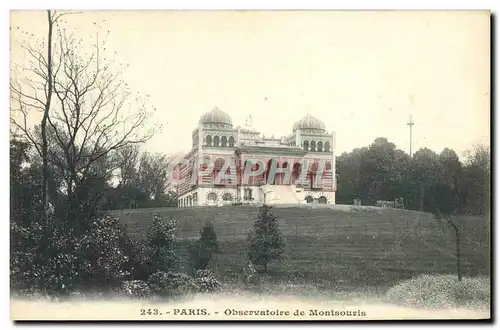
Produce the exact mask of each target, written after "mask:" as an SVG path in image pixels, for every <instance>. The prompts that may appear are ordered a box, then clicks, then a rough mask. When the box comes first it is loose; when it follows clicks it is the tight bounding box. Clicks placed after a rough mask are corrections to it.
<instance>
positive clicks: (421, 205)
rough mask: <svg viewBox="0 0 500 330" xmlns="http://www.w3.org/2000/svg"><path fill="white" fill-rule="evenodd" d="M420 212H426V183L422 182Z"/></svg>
mask: <svg viewBox="0 0 500 330" xmlns="http://www.w3.org/2000/svg"><path fill="white" fill-rule="evenodd" d="M420 212H424V183H423V182H420Z"/></svg>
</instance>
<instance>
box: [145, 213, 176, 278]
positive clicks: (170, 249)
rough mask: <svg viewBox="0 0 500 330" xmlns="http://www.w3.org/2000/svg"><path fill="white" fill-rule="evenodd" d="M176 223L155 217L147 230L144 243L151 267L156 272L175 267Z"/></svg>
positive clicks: (172, 220)
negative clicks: (145, 242)
mask: <svg viewBox="0 0 500 330" xmlns="http://www.w3.org/2000/svg"><path fill="white" fill-rule="evenodd" d="M176 230H177V221H175V220H174V219H169V220H165V219H163V217H160V216H158V215H155V216H154V218H153V223H152V224H151V227H150V228H149V230H148V233H147V236H146V241H147V245H148V249H149V253H150V258H151V267H152V269H153V270H154V271H155V272H156V271H168V270H170V269H172V268H173V267H174V265H175V261H176V256H175V231H176Z"/></svg>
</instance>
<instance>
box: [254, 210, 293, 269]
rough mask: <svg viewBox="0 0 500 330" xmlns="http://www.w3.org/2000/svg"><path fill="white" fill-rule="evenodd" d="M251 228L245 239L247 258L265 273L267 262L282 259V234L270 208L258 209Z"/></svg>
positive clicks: (283, 243)
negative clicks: (262, 268)
mask: <svg viewBox="0 0 500 330" xmlns="http://www.w3.org/2000/svg"><path fill="white" fill-rule="evenodd" d="M253 227H254V228H253V230H252V231H251V232H250V233H249V234H248V238H247V249H248V257H249V259H250V260H251V261H252V262H253V263H254V264H256V265H260V266H262V267H264V271H265V272H267V267H268V264H269V262H271V261H272V260H281V259H282V258H283V250H284V246H285V240H284V237H283V234H282V233H281V231H280V230H279V228H278V219H277V218H276V216H275V215H274V214H273V213H272V212H271V207H269V206H267V205H263V206H262V207H260V209H259V214H258V217H257V220H256V221H255V222H254V226H253Z"/></svg>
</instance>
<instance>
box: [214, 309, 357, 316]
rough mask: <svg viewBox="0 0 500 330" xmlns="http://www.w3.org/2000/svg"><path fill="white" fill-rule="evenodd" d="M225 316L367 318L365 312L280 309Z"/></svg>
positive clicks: (231, 311) (231, 312) (235, 311)
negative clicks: (291, 310) (292, 310)
mask: <svg viewBox="0 0 500 330" xmlns="http://www.w3.org/2000/svg"><path fill="white" fill-rule="evenodd" d="M224 314H225V315H227V316H231V315H233V316H351V317H352V316H354V317H356V316H366V312H365V311H361V310H359V309H358V310H355V311H353V310H333V309H330V310H318V309H309V310H308V311H301V310H295V312H293V313H292V312H290V311H289V310H280V309H271V310H270V309H262V310H246V309H234V308H233V309H230V308H228V309H226V310H224Z"/></svg>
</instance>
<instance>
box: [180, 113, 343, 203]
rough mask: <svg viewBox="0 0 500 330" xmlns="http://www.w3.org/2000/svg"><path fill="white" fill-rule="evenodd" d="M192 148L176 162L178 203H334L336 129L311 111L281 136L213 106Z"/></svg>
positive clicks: (195, 132) (198, 129) (196, 132)
mask: <svg viewBox="0 0 500 330" xmlns="http://www.w3.org/2000/svg"><path fill="white" fill-rule="evenodd" d="M192 138H193V141H192V148H191V150H190V151H189V153H188V154H186V155H185V156H184V159H183V162H182V163H181V165H178V167H177V168H176V173H177V176H175V177H176V178H177V179H176V180H177V183H176V186H177V193H178V196H179V198H178V207H195V206H208V205H214V206H216V205H223V204H298V203H322V204H335V191H336V180H335V177H336V176H335V133H334V132H327V130H326V127H325V124H324V123H323V122H322V121H321V120H319V119H317V118H315V117H313V116H311V115H309V114H308V115H306V116H304V117H303V118H301V119H299V120H298V121H297V122H295V124H294V125H293V127H292V128H291V133H290V134H289V135H287V136H283V137H280V138H275V137H265V136H263V135H262V134H261V133H260V132H258V131H257V130H256V129H254V128H253V127H252V124H251V119H250V118H249V119H247V122H246V124H245V126H243V127H241V126H237V127H233V122H232V119H231V117H230V116H229V115H228V114H227V113H225V112H223V111H221V110H219V109H218V108H214V109H213V110H212V111H210V112H207V113H205V114H204V115H202V116H201V117H200V120H199V125H198V127H196V128H195V129H194V130H193V132H192Z"/></svg>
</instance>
